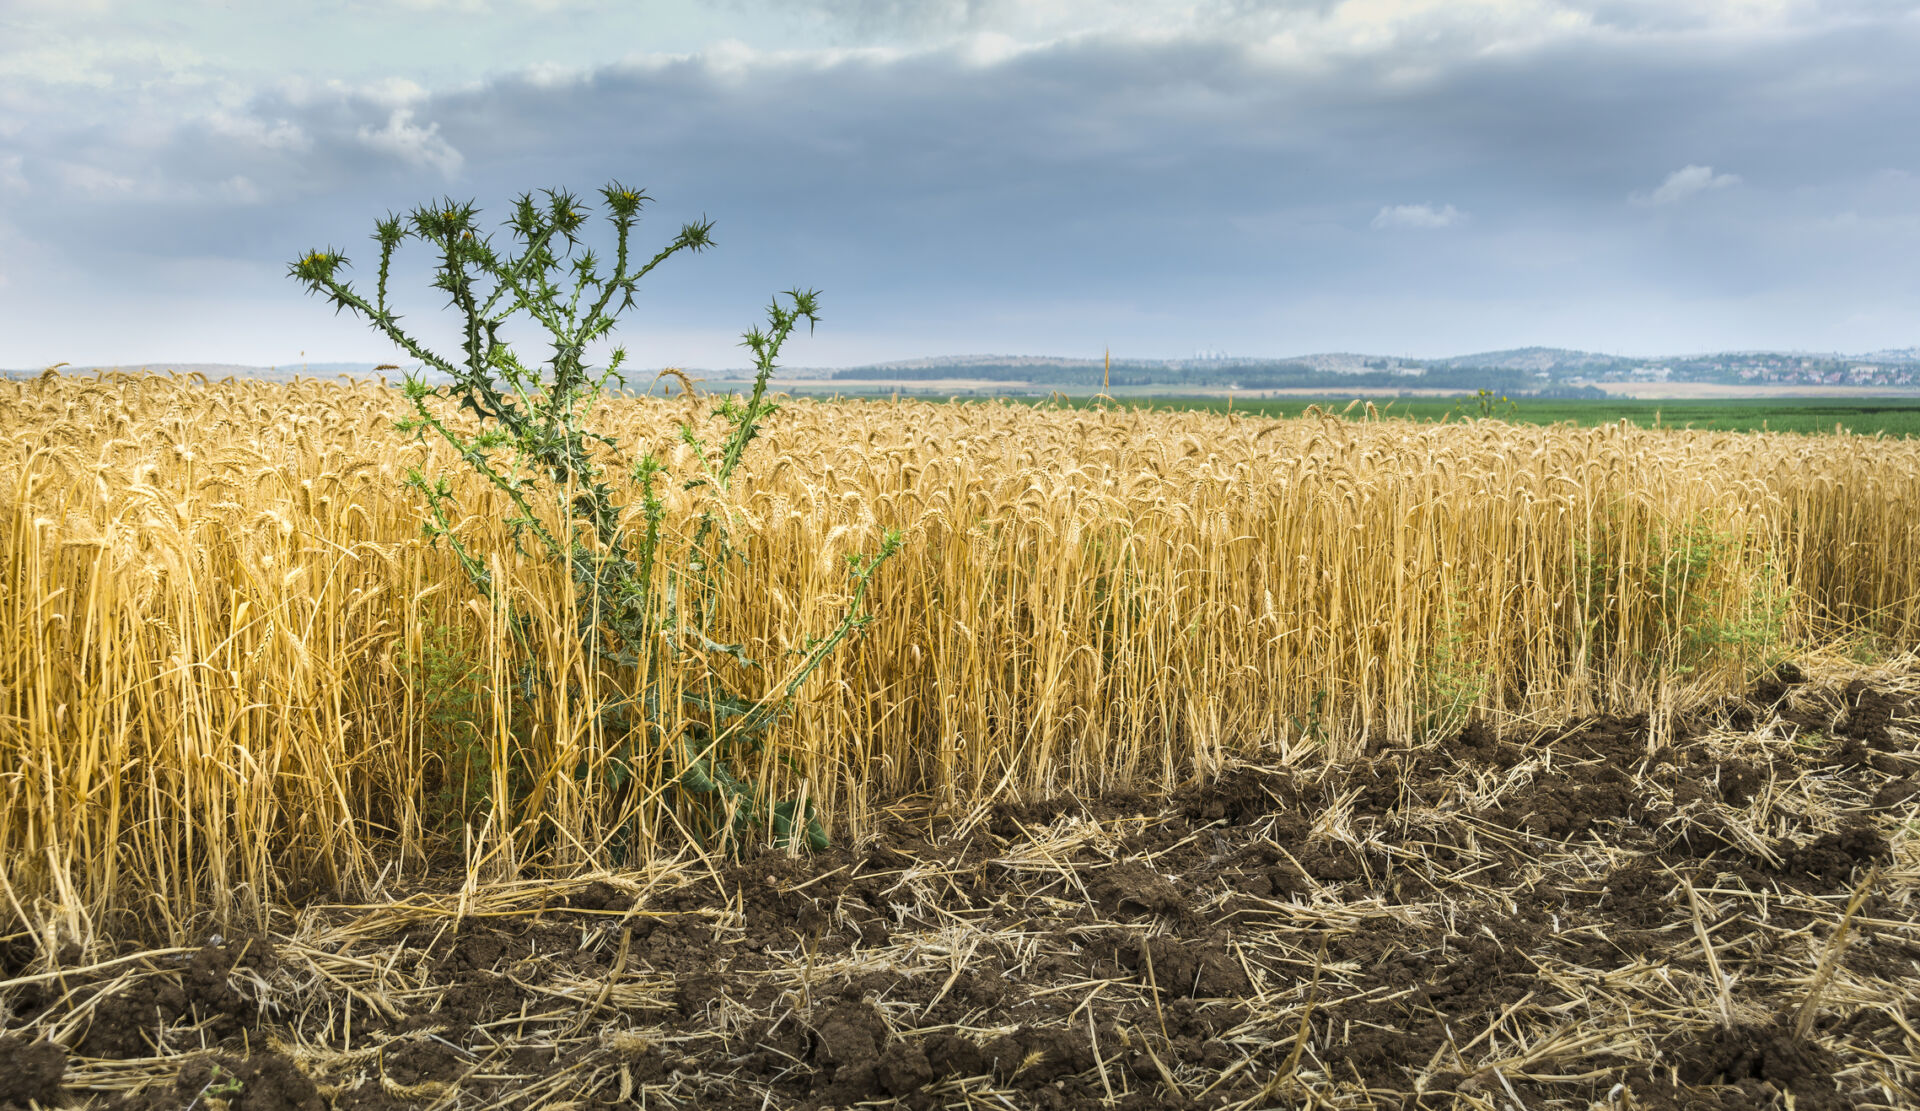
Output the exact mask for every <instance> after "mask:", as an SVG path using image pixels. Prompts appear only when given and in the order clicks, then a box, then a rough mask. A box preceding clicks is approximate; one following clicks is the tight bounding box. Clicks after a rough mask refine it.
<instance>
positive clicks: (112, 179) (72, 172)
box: [60, 162, 140, 199]
mask: <svg viewBox="0 0 1920 1111" xmlns="http://www.w3.org/2000/svg"><path fill="white" fill-rule="evenodd" d="M60 178H61V180H63V181H64V182H66V184H67V185H68V186H70V187H71V188H73V189H76V190H78V191H79V192H81V193H84V194H85V195H87V196H89V197H93V198H96V199H104V198H108V197H131V196H133V195H135V194H136V192H140V189H139V182H137V181H135V180H134V179H133V178H131V177H128V176H127V175H125V174H116V173H113V172H112V171H110V170H103V169H101V168H100V167H98V166H88V165H85V164H82V163H78V162H64V163H61V165H60Z"/></svg>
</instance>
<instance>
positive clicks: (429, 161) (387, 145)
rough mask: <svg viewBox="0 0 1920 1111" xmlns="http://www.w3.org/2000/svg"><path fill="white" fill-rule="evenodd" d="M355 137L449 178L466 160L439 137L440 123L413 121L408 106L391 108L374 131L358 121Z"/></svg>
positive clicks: (369, 145) (407, 161) (373, 147)
mask: <svg viewBox="0 0 1920 1111" xmlns="http://www.w3.org/2000/svg"><path fill="white" fill-rule="evenodd" d="M359 138H360V142H361V144H362V145H364V146H366V147H369V148H371V149H373V150H377V151H380V152H381V153H383V154H390V155H392V156H394V157H395V158H398V159H400V160H401V161H403V162H405V163H407V164H408V165H410V166H422V167H425V166H431V167H433V168H434V169H436V170H439V171H440V173H441V174H442V175H444V176H446V177H449V178H451V177H453V176H454V175H455V174H457V173H459V172H460V167H461V166H463V165H465V164H466V156H465V155H463V154H461V153H460V152H459V151H457V150H455V149H453V144H451V143H449V142H447V141H446V140H445V139H442V138H441V137H440V125H439V124H437V123H431V124H428V125H427V126H425V127H420V126H418V125H416V124H415V123H414V122H413V109H411V108H395V109H394V110H393V114H392V115H390V116H388V117H387V126H385V127H383V128H381V129H380V130H378V131H375V130H374V129H373V128H371V127H367V126H364V125H362V126H361V128H360V130H359Z"/></svg>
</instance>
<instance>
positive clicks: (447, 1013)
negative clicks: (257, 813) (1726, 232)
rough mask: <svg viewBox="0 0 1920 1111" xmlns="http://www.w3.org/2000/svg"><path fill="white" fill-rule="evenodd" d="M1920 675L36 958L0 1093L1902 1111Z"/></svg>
mask: <svg viewBox="0 0 1920 1111" xmlns="http://www.w3.org/2000/svg"><path fill="white" fill-rule="evenodd" d="M1916 679H1920V677H1916V676H1913V675H1903V674H1898V673H1893V672H1886V673H1881V674H1878V675H1875V676H1872V677H1870V678H1868V679H1866V680H1854V681H1852V682H1851V683H1844V684H1843V683H1840V682H1833V683H1806V682H1802V681H1800V680H1801V676H1800V675H1799V674H1798V672H1797V671H1796V670H1795V669H1792V668H1790V667H1788V668H1783V669H1782V672H1781V673H1778V674H1777V675H1776V676H1775V677H1774V678H1773V679H1771V680H1769V681H1768V682H1766V683H1763V684H1761V685H1759V686H1758V687H1756V688H1755V689H1754V690H1753V691H1752V692H1751V696H1750V697H1749V698H1747V699H1745V700H1743V701H1739V702H1735V703H1730V704H1728V705H1725V706H1722V707H1719V708H1717V709H1715V710H1713V711H1712V712H1710V713H1707V714H1705V715H1702V716H1700V717H1698V718H1697V719H1695V720H1691V721H1686V722H1681V723H1679V725H1678V727H1677V728H1676V729H1674V730H1672V731H1671V732H1661V733H1656V732H1655V731H1654V730H1653V729H1651V728H1650V725H1649V723H1648V722H1647V721H1646V720H1645V719H1644V718H1599V719H1595V720H1588V721H1576V722H1568V723H1563V724H1560V725H1557V726H1554V727H1551V728H1544V729H1538V730H1527V731H1513V732H1509V733H1508V735H1506V736H1495V735H1493V734H1492V733H1491V732H1489V731H1488V730H1486V729H1484V728H1480V727H1474V728H1470V729H1468V730H1467V731H1466V732H1465V733H1463V734H1461V735H1460V736H1459V737H1457V738H1455V739H1453V740H1451V741H1450V742H1448V743H1445V744H1441V745H1436V746H1430V747H1426V748H1422V749H1414V750H1397V751H1389V752H1384V753H1381V754H1379V755H1377V756H1375V757H1374V758H1372V759H1371V760H1369V761H1367V762H1364V763H1360V764H1357V765H1354V766H1349V767H1344V768H1338V769H1331V770H1324V771H1308V770H1304V769H1290V768H1286V767H1272V768H1263V767H1255V766H1235V767H1231V768H1229V769H1227V770H1226V771H1225V772H1224V773H1223V774H1221V775H1220V776H1219V777H1217V778H1216V779H1213V780H1211V781H1209V782H1207V783H1206V784H1204V785H1202V786H1197V787H1193V788H1190V789H1188V790H1186V791H1183V792H1181V793H1178V794H1176V795H1175V796H1173V797H1171V798H1163V799H1142V798H1134V797H1107V798H1099V799H1088V800H1074V799H1056V800H1052V801H1048V802H1042V803H1035V804H1029V805H1019V806H1014V805H1003V806H1000V807H998V808H994V809H990V810H989V809H982V810H980V811H979V812H977V813H975V814H972V815H968V816H965V817H964V818H961V819H951V818H940V817H936V816H931V815H928V814H927V813H925V812H923V811H922V810H919V809H916V808H915V807H914V806H912V805H911V804H902V805H901V806H899V807H897V808H895V809H894V810H893V811H891V812H890V816H889V817H888V818H887V819H886V820H885V821H884V822H883V823H882V825H881V828H880V830H879V832H878V834H877V836H876V837H874V838H872V839H871V840H870V841H869V842H868V843H865V844H862V845H860V846H858V847H857V848H845V847H843V848H836V849H834V850H832V851H829V852H825V853H821V854H817V855H815V856H813V857H811V858H806V859H794V858H790V857H787V856H783V855H777V854H761V855H754V856H751V857H749V858H746V859H741V860H730V861H729V860H713V861H710V862H709V861H705V860H701V859H688V860H682V861H678V862H674V863H670V864H663V865H660V866H658V867H655V868H652V869H649V870H646V871H643V872H634V873H630V874H619V875H608V876H603V877H598V878H594V879H585V880H579V881H570V882H567V883H561V884H553V883H539V884H535V883H524V884H517V885H505V886H499V887H494V888H487V889H483V890H480V891H477V892H471V893H469V894H468V895H467V896H466V897H462V896H461V894H460V893H458V892H439V893H436V892H431V891H423V892H419V893H416V894H415V895H413V896H412V897H409V898H404V899H397V900H395V901H393V902H391V903H389V904H384V905H378V906H314V907H309V908H306V909H304V910H302V911H300V912H299V913H298V914H297V915H291V916H290V918H289V921H288V923H287V925H286V928H285V929H284V930H283V931H277V932H274V933H272V934H270V935H268V936H260V937H250V938H249V937H225V938H217V937H210V938H208V939H207V940H206V943H205V944H204V945H201V946H199V947H196V948H192V949H172V950H151V951H147V952H139V951H137V950H134V949H132V948H129V949H128V951H127V952H126V953H125V954H123V955H122V956H121V957H120V958H117V961H116V963H111V964H104V965H103V964H101V963H100V962H94V964H93V965H91V966H81V967H73V966H71V965H69V966H68V967H65V968H62V969H58V970H54V969H50V968H48V967H47V964H46V962H45V960H44V959H43V958H40V957H38V956H37V955H36V954H35V953H34V952H33V951H32V947H31V946H30V945H28V944H26V943H25V942H24V941H23V940H22V939H19V938H15V939H11V940H10V941H9V942H8V943H7V945H6V946H4V947H0V981H4V982H0V1005H3V1006H4V1008H5V1009H4V1011H0V1015H4V1018H5V1022H4V1031H5V1036H4V1037H0V1106H7V1107H29V1106H33V1105H35V1104H37V1105H38V1106H42V1107H47V1106H68V1107H79V1106H88V1107H97V1108H124V1109H128V1111H132V1109H136V1108H138V1109H162V1108H165V1109H181V1108H193V1109H195V1111H198V1109H200V1108H208V1109H212V1111H220V1109H221V1108H227V1109H230V1111H292V1109H299V1111H322V1109H325V1108H341V1109H347V1108H354V1109H368V1111H372V1109H398V1108H435V1109H450V1108H476V1109H477V1108H535V1107H541V1108H552V1107H577V1108H587V1107H615V1106H618V1107H653V1108H694V1107H699V1108H709V1107H711V1108H741V1109H763V1108H786V1107H844V1106H851V1105H856V1104H860V1105H866V1106H875V1107H886V1106H905V1107H909V1108H915V1109H926V1108H936V1107H939V1108H953V1109H956V1111H958V1109H962V1108H968V1109H986V1108H1015V1109H1025V1108H1043V1109H1048V1111H1052V1109H1057V1108H1068V1107H1110V1108H1138V1109H1145V1108H1236V1109H1253V1108H1265V1107H1337V1108H1360V1107H1370V1108H1489V1109H1501V1111H1505V1109H1507V1108H1522V1109H1530V1111H1540V1109H1547V1108H1594V1107H1601V1108H1714V1107H1719V1108H1758V1107H1785V1108H1803V1109H1825V1108H1855V1107H1914V1106H1920V1071H1917V1070H1920V1034H1916V1030H1915V1023H1916V1022H1920V1007H1917V1006H1916V1005H1917V1004H1920V906H1917V905H1916V899H1915V895H1916V892H1917V891H1920V840H1917V839H1916V834H1917V833H1920V819H1917V818H1916V814H1917V813H1920V751H1917V750H1916V743H1917V738H1916V734H1915V732H1914V730H1915V728H1916V726H1920V720H1916V719H1920V681H1916Z"/></svg>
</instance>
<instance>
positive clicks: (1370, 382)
mask: <svg viewBox="0 0 1920 1111" xmlns="http://www.w3.org/2000/svg"><path fill="white" fill-rule="evenodd" d="M1102 369H1103V368H1102V367H1101V365H1100V364H1099V363H1090V364H1065V365H1046V364H1041V365H1031V364H1029V365H1025V366H1022V365H1018V364H1013V363H964V364H963V363H955V364H949V365H945V366H930V367H854V368H852V369H850V370H841V371H836V372H834V375H833V377H834V378H835V379H836V380H843V381H849V382H863V381H864V382H875V381H881V382H924V381H931V380H936V379H942V378H975V379H981V380H984V381H991V382H1031V383H1033V384H1034V385H1036V386H1053V387H1074V388H1079V389H1098V388H1099V387H1100V378H1101V372H1102ZM1108 382H1109V384H1110V385H1114V386H1152V387H1161V388H1178V387H1183V386H1185V387H1194V388H1212V389H1239V390H1301V389H1308V390H1311V389H1331V390H1347V389H1369V388H1371V389H1414V388H1418V389H1441V390H1494V391H1496V392H1499V393H1531V392H1533V391H1534V390H1536V389H1538V388H1539V387H1540V386H1541V385H1542V384H1543V383H1542V381H1541V379H1539V378H1537V377H1535V376H1534V374H1533V373H1532V372H1531V371H1525V370H1512V369H1507V368H1504V367H1431V368H1429V369H1428V370H1427V371H1426V373H1424V374H1419V375H1408V374H1395V373H1392V372H1389V371H1380V370H1368V371H1362V372H1359V373H1355V374H1345V373H1340V372H1336V371H1328V370H1316V369H1314V368H1313V367H1312V366H1310V365H1308V364H1306V363H1298V362H1274V363H1241V364H1238V365H1228V366H1220V367H1206V366H1199V367H1194V366H1189V367H1168V366H1156V365H1151V364H1140V363H1115V364H1113V371H1112V374H1111V375H1110V377H1109V378H1108Z"/></svg>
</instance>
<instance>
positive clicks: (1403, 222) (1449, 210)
mask: <svg viewBox="0 0 1920 1111" xmlns="http://www.w3.org/2000/svg"><path fill="white" fill-rule="evenodd" d="M1466 218H1467V214H1466V213H1464V212H1462V211H1460V210H1459V209H1457V208H1455V207H1453V206H1452V205H1450V204H1448V205H1441V206H1440V207H1438V208H1435V207H1434V206H1433V205H1430V204H1392V205H1387V206H1386V207H1385V208H1382V209H1381V210H1380V214H1379V215H1378V216H1375V217H1374V218H1373V228H1374V230H1375V231H1385V230H1387V229H1390V228H1450V227H1452V226H1453V225H1455V224H1459V223H1463V222H1465V220H1466Z"/></svg>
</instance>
